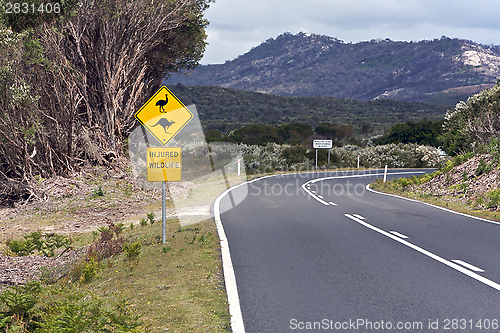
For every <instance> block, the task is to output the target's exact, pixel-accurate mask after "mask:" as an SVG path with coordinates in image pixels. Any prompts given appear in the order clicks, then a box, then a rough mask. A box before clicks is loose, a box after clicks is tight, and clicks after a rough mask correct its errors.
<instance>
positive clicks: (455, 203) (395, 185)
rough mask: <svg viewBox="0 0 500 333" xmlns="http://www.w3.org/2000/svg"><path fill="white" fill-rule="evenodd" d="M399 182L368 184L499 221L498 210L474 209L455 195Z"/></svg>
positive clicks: (386, 191)
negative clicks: (409, 187) (419, 189)
mask: <svg viewBox="0 0 500 333" xmlns="http://www.w3.org/2000/svg"><path fill="white" fill-rule="evenodd" d="M400 184H401V181H400V180H396V181H394V180H391V181H387V182H385V183H384V182H383V181H381V180H377V181H376V182H375V183H372V184H370V188H372V189H374V190H376V191H380V192H384V193H390V194H395V195H399V196H402V197H405V198H409V199H414V200H418V201H423V202H426V203H429V204H432V205H435V206H439V207H443V208H447V209H450V210H453V211H456V212H459V213H463V214H468V215H472V216H476V217H481V218H484V219H488V220H492V221H500V212H496V211H489V210H478V209H474V207H473V206H471V205H469V204H467V202H463V201H461V200H458V199H459V198H458V199H457V198H455V197H446V196H433V195H430V194H429V193H423V192H412V191H407V190H405V189H404V188H403V187H401V185H400Z"/></svg>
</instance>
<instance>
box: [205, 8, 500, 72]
mask: <svg viewBox="0 0 500 333" xmlns="http://www.w3.org/2000/svg"><path fill="white" fill-rule="evenodd" d="M499 13H500V0H350V1H349V0H215V2H214V3H212V4H211V6H210V8H209V9H208V10H207V11H206V13H205V16H206V18H207V19H208V20H209V21H210V25H209V26H208V28H207V34H208V43H209V45H208V46H207V50H206V53H205V56H204V58H203V59H202V61H201V63H202V64H216V63H224V62H225V61H226V60H232V59H234V58H236V57H238V56H239V55H241V54H244V53H246V52H248V51H249V50H250V49H251V48H252V47H255V46H257V45H259V44H260V43H262V42H264V41H266V40H267V39H269V38H276V37H277V36H278V35H280V34H282V33H284V32H291V33H293V34H296V33H298V32H301V31H302V32H306V33H316V34H320V35H328V36H332V37H336V38H338V39H340V40H343V41H344V42H353V43H356V42H359V41H369V40H371V39H374V38H375V39H376V38H381V39H385V38H390V39H391V40H395V41H420V40H424V39H427V40H432V39H435V38H440V37H441V36H447V37H450V38H461V39H470V40H473V41H475V42H478V43H482V44H496V45H500V17H499Z"/></svg>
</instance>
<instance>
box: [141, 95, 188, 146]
mask: <svg viewBox="0 0 500 333" xmlns="http://www.w3.org/2000/svg"><path fill="white" fill-rule="evenodd" d="M135 118H136V119H137V120H138V121H139V122H140V123H141V125H142V126H144V127H145V128H146V129H147V130H148V131H149V132H150V133H151V134H152V135H153V136H154V137H155V138H156V140H158V142H160V143H161V144H162V145H164V146H166V145H167V143H168V142H169V141H170V140H171V139H172V138H173V137H174V136H176V135H177V133H179V132H180V131H181V130H182V129H183V128H184V126H186V125H187V123H188V122H189V121H190V120H191V119H192V118H193V114H192V113H191V111H189V109H188V108H187V107H186V106H185V105H184V104H182V102H181V101H180V100H179V99H178V98H177V97H176V96H175V95H174V94H172V92H171V91H170V90H168V88H167V87H161V88H160V90H158V91H157V92H156V94H154V96H153V97H151V98H150V99H149V101H147V102H146V103H145V104H144V105H143V106H142V107H141V108H140V109H139V111H137V112H136V114H135Z"/></svg>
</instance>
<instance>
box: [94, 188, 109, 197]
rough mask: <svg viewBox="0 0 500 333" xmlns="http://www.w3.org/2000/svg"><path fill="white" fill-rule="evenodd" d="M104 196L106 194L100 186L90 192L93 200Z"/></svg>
mask: <svg viewBox="0 0 500 333" xmlns="http://www.w3.org/2000/svg"><path fill="white" fill-rule="evenodd" d="M104 194H106V192H105V191H104V190H103V189H102V186H99V187H98V188H96V189H94V190H93V191H92V197H93V198H98V197H102V196H104Z"/></svg>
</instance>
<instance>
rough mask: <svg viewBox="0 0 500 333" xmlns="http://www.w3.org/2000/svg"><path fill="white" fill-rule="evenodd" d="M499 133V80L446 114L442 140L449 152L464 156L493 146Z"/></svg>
mask: <svg viewBox="0 0 500 333" xmlns="http://www.w3.org/2000/svg"><path fill="white" fill-rule="evenodd" d="M499 134H500V79H499V80H498V81H497V83H496V85H495V86H494V87H493V88H491V89H485V90H483V91H481V92H480V93H478V94H476V95H474V96H472V97H470V98H469V99H468V100H467V102H460V103H458V104H457V106H456V107H455V108H454V109H453V110H449V111H448V112H447V113H446V116H445V121H444V133H443V135H442V137H441V140H442V141H443V143H444V145H445V147H446V148H447V149H448V150H449V151H451V152H454V153H457V152H462V153H463V152H470V151H473V150H474V149H475V148H476V147H477V146H478V145H488V144H490V143H491V142H492V140H496V139H497V137H498V135H499Z"/></svg>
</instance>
